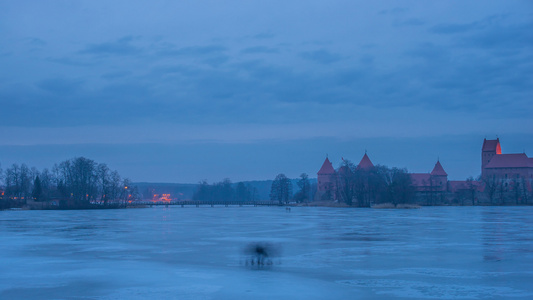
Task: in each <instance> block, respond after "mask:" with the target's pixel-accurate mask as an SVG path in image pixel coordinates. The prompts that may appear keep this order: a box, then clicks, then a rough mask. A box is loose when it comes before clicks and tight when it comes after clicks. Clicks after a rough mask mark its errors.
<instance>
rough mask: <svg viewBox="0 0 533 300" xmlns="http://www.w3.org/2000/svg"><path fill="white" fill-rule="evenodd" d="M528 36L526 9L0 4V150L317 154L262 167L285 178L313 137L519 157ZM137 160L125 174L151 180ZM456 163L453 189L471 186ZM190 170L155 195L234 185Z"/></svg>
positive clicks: (532, 60) (418, 4) (531, 8)
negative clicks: (203, 182)
mask: <svg viewBox="0 0 533 300" xmlns="http://www.w3.org/2000/svg"><path fill="white" fill-rule="evenodd" d="M532 28H533V4H532V3H531V2H530V1H440V2H436V1H434V2H422V1H402V2H398V1H380V2H379V3H374V2H371V3H369V2H367V1H334V2H331V1H297V2H286V1H268V2H265V3H258V2H255V1H111V2H110V1H1V2H0V39H1V40H2V41H3V42H2V44H1V47H0V65H1V66H2V68H1V69H0V107H1V108H2V111H3V113H2V117H1V118H0V132H1V133H2V137H3V138H2V139H1V141H0V145H1V146H0V147H7V146H9V145H18V146H23V145H26V146H29V145H44V144H54V145H75V144H85V145H86V147H94V146H91V145H92V144H114V145H117V144H118V145H120V144H123V145H128V144H131V143H134V144H143V143H146V144H148V143H150V144H153V143H166V144H172V145H179V144H184V143H186V144H188V145H190V144H191V143H193V144H194V143H197V144H198V147H201V145H206V143H214V144H211V145H215V144H216V145H219V144H224V143H232V144H239V145H240V144H242V143H245V144H246V143H254V144H256V145H258V146H260V145H264V146H265V147H267V146H269V147H270V146H271V147H274V146H272V141H274V140H275V141H281V142H283V141H284V142H286V143H287V144H291V145H292V143H295V142H297V141H303V140H305V143H304V142H302V147H301V148H300V149H299V151H312V152H313V151H320V153H319V152H313V153H314V156H312V158H309V160H306V161H305V163H304V162H301V161H298V162H295V163H294V164H293V165H291V164H281V163H280V164H279V165H278V166H277V167H278V169H279V171H277V172H286V173H288V174H290V175H293V176H294V175H296V176H297V175H298V174H299V173H301V172H308V173H311V174H314V172H316V170H314V168H313V167H314V166H316V169H318V168H319V167H320V164H321V160H322V159H323V156H324V155H325V153H323V152H324V151H323V150H324V149H327V147H324V145H323V143H324V140H323V139H324V138H328V139H333V141H340V140H344V141H346V140H351V141H354V143H355V141H358V140H360V141H363V140H364V139H367V138H383V139H384V140H386V139H394V138H411V139H419V140H423V139H424V138H428V137H439V136H448V137H449V136H458V137H459V136H462V137H464V136H465V135H468V136H469V137H472V138H473V139H476V138H477V139H478V140H477V141H476V143H481V141H480V140H479V139H481V140H482V138H483V137H485V136H488V137H495V136H496V134H498V135H499V136H500V137H501V138H502V139H504V140H505V138H506V136H507V137H508V138H509V139H511V138H512V139H517V140H519V141H520V143H516V144H521V145H523V146H522V148H523V149H525V150H529V152H531V151H532V150H533V141H532V138H531V133H532V128H533V121H532V120H533V118H532V114H533V105H532V100H531V99H533V76H531V74H533V30H532ZM458 139H460V138H458ZM312 141H315V142H314V143H313V142H312ZM512 143H513V144H514V143H515V141H512ZM304 145H305V146H304ZM312 145H315V146H312ZM391 146H392V145H391ZM502 146H503V147H504V148H505V144H503V145H502ZM206 147H208V146H206ZM210 147H211V146H210ZM276 147H277V146H276ZM276 147H274V148H272V149H277V148H276ZM331 147H332V148H333V147H335V144H334V143H331ZM364 147H365V145H361V148H364ZM449 147H455V145H450V146H449ZM479 147H480V145H479ZM98 149H100V151H104V152H105V151H106V150H105V147H104V148H101V147H100V148H98ZM139 149H140V148H139ZM178 149H179V148H178ZM240 149H243V148H240ZM319 149H320V150H319ZM354 150H356V149H354ZM511 150H515V151H521V150H522V149H519V150H517V149H509V151H511ZM326 151H327V150H326ZM375 151H376V152H380V153H381V152H383V151H384V149H376V150H375ZM465 151H466V150H465ZM504 151H505V150H504ZM193 152H194V151H193ZM331 152H336V150H335V149H331ZM440 152H441V153H431V154H430V155H431V156H432V157H435V156H438V155H440V156H441V157H442V156H443V153H446V152H447V151H446V150H445V149H441V151H440ZM526 152H527V151H526ZM143 153H144V156H142V155H140V156H139V157H138V161H139V171H138V172H137V173H134V174H130V175H129V174H125V175H126V176H128V175H129V176H130V177H132V178H133V179H134V180H145V181H150V180H152V179H154V180H155V179H157V180H161V178H159V177H157V176H156V175H155V173H156V172H154V171H150V172H142V169H143V168H148V165H149V159H148V157H150V156H153V155H157V150H155V149H152V150H150V151H144V152H143ZM270 153H271V154H269V155H271V156H272V157H271V158H272V159H273V160H275V159H274V158H275V157H282V156H286V155H292V158H291V159H292V160H298V157H297V156H295V155H294V153H277V152H276V151H271V152H270ZM466 153H467V152H464V153H463V154H462V155H466ZM69 154H72V155H77V154H76V152H75V151H72V152H69ZM369 154H371V153H369ZM5 155H7V154H5ZM35 155H37V156H35ZM35 155H31V156H32V159H33V160H30V159H28V162H29V163H32V162H33V163H34V164H37V165H46V164H47V163H48V161H46V160H47V159H48V158H45V157H44V156H43V157H42V158H41V159H40V158H39V155H38V154H35ZM360 155H361V153H357V152H354V153H345V154H344V156H345V157H346V156H347V157H350V158H352V159H353V160H356V161H357V160H358V159H359V156H360ZM457 155H461V154H457ZM457 155H456V156H450V157H446V158H447V159H448V162H443V163H444V164H445V167H446V163H447V164H448V165H449V166H450V167H451V168H455V170H456V174H457V175H456V176H453V177H456V178H457V177H459V178H461V177H462V176H468V175H477V174H476V173H475V172H478V170H477V169H476V170H470V169H466V168H463V169H461V168H460V167H459V166H458V165H457V163H456V162H457V161H459V157H458V156H457ZM177 156H179V154H178V153H177ZM530 156H531V154H530ZM143 157H144V158H145V159H144V160H143ZM305 157H308V156H305ZM371 157H372V156H371ZM65 158H68V157H65ZM108 159H109V160H110V161H108V163H110V164H112V163H113V159H114V158H112V157H108ZM179 159H183V158H178V157H176V160H179ZM194 159H196V158H194ZM302 159H303V158H302ZM416 159H417V157H416V156H412V157H409V156H408V155H406V157H405V163H404V164H403V165H402V166H406V167H409V166H410V165H415V164H416V163H418V162H416V163H415V160H416ZM461 159H463V157H462V158H461ZM473 159H475V160H476V161H478V160H479V157H475V158H473ZM170 160H172V159H170ZM253 160H260V157H255V158H251V161H253ZM313 160H319V161H313ZM0 162H2V164H4V165H5V164H6V163H11V162H15V158H14V157H10V156H9V155H7V157H4V158H2V157H0ZM19 162H20V161H19ZM174 162H176V161H174ZM50 163H52V162H50ZM235 163H238V160H236V161H235ZM376 163H380V162H379V161H378V162H376ZM381 163H384V162H381ZM198 164H199V165H197V166H196V167H194V166H191V167H190V168H191V169H192V170H185V173H189V176H190V177H186V176H185V175H183V176H181V175H180V176H175V177H172V178H170V177H169V178H168V180H166V181H186V182H194V181H197V180H199V179H202V178H212V179H213V180H214V179H220V178H221V177H224V176H225V175H224V174H228V175H229V174H230V173H231V174H234V173H235V172H234V171H233V170H232V171H231V172H230V171H229V170H228V169H225V168H223V167H220V168H218V169H217V170H211V171H210V172H207V171H205V170H208V169H209V168H208V167H207V166H203V165H202V166H201V167H200V165H201V162H199V163H198ZM312 164H314V165H312ZM302 165H306V166H308V167H307V168H306V169H302V167H301V166H302ZM297 166H298V168H299V169H297ZM258 168H261V166H260V165H259V166H258ZM428 168H431V166H429V167H428ZM194 169H196V170H199V169H202V170H204V171H202V172H195V171H193V170H194ZM129 171H130V170H129ZM131 172H134V171H131ZM273 172H274V171H272V170H270V169H269V170H268V171H266V170H265V172H264V173H261V172H254V173H253V174H252V173H247V171H244V170H243V173H242V175H240V179H248V177H250V176H259V177H261V176H263V177H264V178H269V177H272V176H275V174H273ZM448 173H450V172H448ZM258 174H259V175H258ZM260 174H263V175H260ZM191 177H192V178H191ZM236 177H239V175H236ZM249 179H253V178H249ZM259 179H262V178H259Z"/></svg>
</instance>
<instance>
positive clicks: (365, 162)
mask: <svg viewBox="0 0 533 300" xmlns="http://www.w3.org/2000/svg"><path fill="white" fill-rule="evenodd" d="M373 167H374V164H373V163H372V161H370V158H369V157H368V155H366V152H365V155H364V156H363V158H361V161H360V162H359V164H358V165H357V168H358V169H363V170H368V169H372V168H373Z"/></svg>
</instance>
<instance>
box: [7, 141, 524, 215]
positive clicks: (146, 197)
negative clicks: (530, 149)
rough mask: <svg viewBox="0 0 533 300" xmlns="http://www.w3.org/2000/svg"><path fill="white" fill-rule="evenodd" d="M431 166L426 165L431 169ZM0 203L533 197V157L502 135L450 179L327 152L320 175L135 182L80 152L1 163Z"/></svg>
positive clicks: (399, 202)
mask: <svg viewBox="0 0 533 300" xmlns="http://www.w3.org/2000/svg"><path fill="white" fill-rule="evenodd" d="M429 169H430V168H428V170H429ZM0 175H1V177H0V178H2V182H1V185H0V209H9V208H16V209H89V208H123V207H141V206H143V207H144V206H147V205H173V204H174V205H182V206H184V205H200V204H202V205H208V204H211V205H215V204H216V205H221V204H226V205H228V204H231V205H254V204H255V205H315V206H346V207H383V208H387V207H417V206H418V207H419V206H425V205H428V206H430V205H531V204H533V188H532V187H533V158H529V157H528V156H527V155H526V154H525V153H514V154H504V153H502V150H501V145H500V140H499V138H498V139H495V140H487V139H484V140H483V144H482V146H481V175H480V176H479V177H478V178H472V177H471V178H467V179H466V180H463V181H454V180H448V174H447V172H446V171H445V162H441V161H439V160H437V162H436V163H435V165H434V166H433V168H432V169H431V171H430V172H428V173H409V172H408V170H407V169H402V168H395V167H387V166H384V165H379V164H374V163H373V162H372V161H371V159H370V155H369V154H368V153H364V155H363V157H362V159H361V160H360V161H359V163H357V164H355V163H353V162H351V161H350V160H347V159H344V158H341V159H340V166H339V167H338V168H336V169H335V168H334V167H333V164H332V162H331V161H330V159H329V157H327V156H326V158H325V160H324V162H323V163H322V166H321V167H320V168H319V170H318V172H317V178H316V179H314V178H309V176H308V174H305V173H303V174H301V175H300V177H299V178H297V179H290V178H288V177H287V176H285V175H284V174H278V175H277V176H276V177H275V178H274V179H273V180H266V181H248V182H237V183H233V182H231V180H230V179H224V180H222V181H221V182H216V183H212V184H209V183H208V182H206V181H202V182H200V183H198V184H161V183H133V182H131V181H130V180H128V179H124V178H122V177H121V176H120V174H118V172H116V171H113V170H110V169H109V168H108V167H107V165H106V164H103V163H97V162H95V161H93V160H91V159H88V158H84V157H78V158H73V159H70V160H66V161H63V162H61V163H58V164H55V165H54V167H53V168H52V169H51V170H49V169H44V170H42V171H39V170H37V169H36V168H30V167H28V166H26V165H25V164H22V165H18V164H13V165H12V166H10V167H8V168H7V169H6V170H5V171H3V170H2V169H0Z"/></svg>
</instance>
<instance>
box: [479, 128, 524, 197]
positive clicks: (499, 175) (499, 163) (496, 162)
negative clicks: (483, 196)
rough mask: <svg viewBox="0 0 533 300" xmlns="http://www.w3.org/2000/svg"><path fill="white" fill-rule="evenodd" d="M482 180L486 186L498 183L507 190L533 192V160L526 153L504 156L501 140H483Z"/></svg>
mask: <svg viewBox="0 0 533 300" xmlns="http://www.w3.org/2000/svg"><path fill="white" fill-rule="evenodd" d="M481 153H482V154H481V179H482V181H483V182H485V183H486V184H489V183H490V182H491V181H492V182H495V181H497V183H498V184H502V185H503V188H504V189H505V190H513V189H516V188H520V187H525V188H526V189H527V190H528V191H532V186H533V185H532V183H533V158H531V157H528V156H527V155H526V154H525V153H513V154H502V149H501V145H500V139H499V138H497V139H495V140H487V139H484V140H483V147H482V150H481Z"/></svg>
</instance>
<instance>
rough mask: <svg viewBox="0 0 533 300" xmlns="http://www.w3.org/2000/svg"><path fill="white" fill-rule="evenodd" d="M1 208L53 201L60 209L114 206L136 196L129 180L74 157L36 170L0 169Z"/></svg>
mask: <svg viewBox="0 0 533 300" xmlns="http://www.w3.org/2000/svg"><path fill="white" fill-rule="evenodd" d="M0 179H1V184H2V189H3V192H2V195H1V199H0V208H8V207H20V206H23V205H25V204H27V203H28V202H29V201H32V202H41V203H44V202H47V203H48V202H54V203H55V204H56V205H57V207H60V208H87V207H92V206H116V205H118V204H120V203H124V202H125V201H127V200H128V199H130V200H131V199H135V198H137V197H138V196H139V194H138V192H137V190H136V187H132V186H131V183H130V181H129V179H127V178H122V177H121V176H120V174H119V173H118V172H117V171H114V170H111V169H109V167H108V166H107V165H106V164H104V163H97V162H95V161H94V160H91V159H88V158H85V157H77V158H72V159H68V160H65V161H63V162H60V163H56V164H55V165H54V166H53V167H52V169H47V168H45V169H43V170H42V171H39V170H37V169H36V168H35V167H32V168H30V167H28V166H27V165H26V164H21V165H18V164H13V165H11V166H10V167H9V168H7V169H6V170H5V172H4V171H3V170H2V169H1V168H0Z"/></svg>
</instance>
